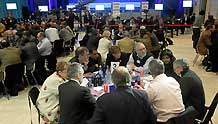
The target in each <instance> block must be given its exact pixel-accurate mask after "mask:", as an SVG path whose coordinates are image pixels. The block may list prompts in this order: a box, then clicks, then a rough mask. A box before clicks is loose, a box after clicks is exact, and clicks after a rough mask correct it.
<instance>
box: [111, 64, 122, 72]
mask: <svg viewBox="0 0 218 124" xmlns="http://www.w3.org/2000/svg"><path fill="white" fill-rule="evenodd" d="M119 65H120V62H111V74H112V72H113V71H114V69H116V68H117V67H118V66H119Z"/></svg>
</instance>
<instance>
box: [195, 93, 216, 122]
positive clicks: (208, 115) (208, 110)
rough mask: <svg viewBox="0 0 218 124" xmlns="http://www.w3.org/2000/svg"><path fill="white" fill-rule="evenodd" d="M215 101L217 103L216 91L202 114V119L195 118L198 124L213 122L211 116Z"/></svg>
mask: <svg viewBox="0 0 218 124" xmlns="http://www.w3.org/2000/svg"><path fill="white" fill-rule="evenodd" d="M217 103H218V92H217V93H216V96H215V97H214V99H213V101H212V103H211V104H210V106H209V107H206V114H205V115H204V118H203V119H202V120H200V119H195V120H196V121H197V122H198V124H209V122H210V123H211V124H213V123H212V120H211V118H212V116H213V114H214V112H215V109H216V107H217Z"/></svg>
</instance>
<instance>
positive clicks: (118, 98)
mask: <svg viewBox="0 0 218 124" xmlns="http://www.w3.org/2000/svg"><path fill="white" fill-rule="evenodd" d="M111 77H112V81H113V83H114V84H115V86H116V89H115V91H113V92H110V93H106V94H104V95H102V96H101V97H99V98H98V100H97V102H96V103H97V105H96V109H95V112H94V115H93V116H92V118H91V119H90V120H89V121H88V122H87V123H88V124H155V123H156V115H155V114H154V112H153V110H152V108H151V105H150V103H149V102H148V97H147V94H146V92H145V91H141V90H135V89H131V88H130V84H131V83H130V82H131V76H130V74H129V72H128V70H127V69H126V68H125V67H122V66H120V67H118V68H117V69H115V70H114V71H113V73H112V75H111Z"/></svg>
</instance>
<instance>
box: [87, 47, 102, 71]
mask: <svg viewBox="0 0 218 124" xmlns="http://www.w3.org/2000/svg"><path fill="white" fill-rule="evenodd" d="M89 52H90V57H89V63H88V71H90V72H95V71H98V70H99V67H100V66H102V65H103V63H102V59H101V54H100V53H98V51H97V49H95V48H94V49H92V50H89Z"/></svg>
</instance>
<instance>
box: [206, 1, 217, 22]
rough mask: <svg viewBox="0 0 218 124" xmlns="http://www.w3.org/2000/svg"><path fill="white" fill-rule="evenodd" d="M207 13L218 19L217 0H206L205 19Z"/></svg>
mask: <svg viewBox="0 0 218 124" xmlns="http://www.w3.org/2000/svg"><path fill="white" fill-rule="evenodd" d="M208 14H210V15H213V16H214V17H215V18H216V19H218V0H207V7H206V16H205V17H206V19H207V16H208Z"/></svg>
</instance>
